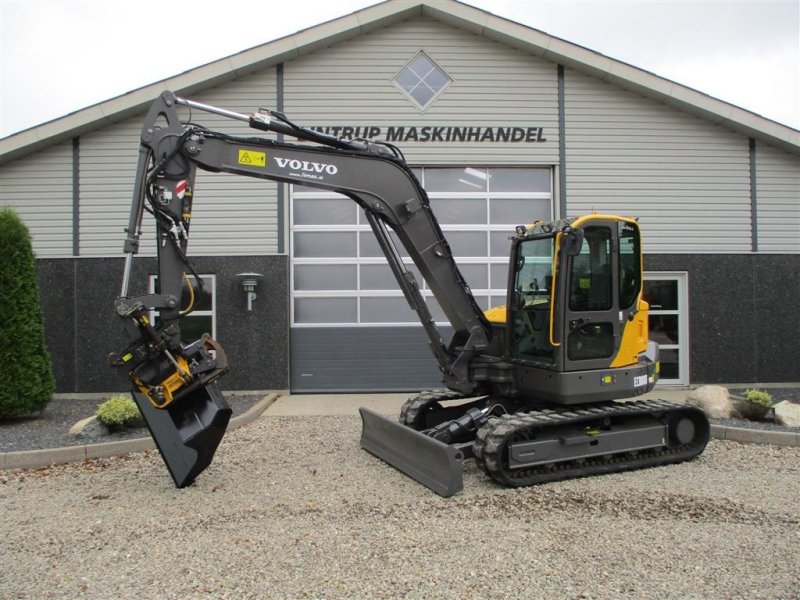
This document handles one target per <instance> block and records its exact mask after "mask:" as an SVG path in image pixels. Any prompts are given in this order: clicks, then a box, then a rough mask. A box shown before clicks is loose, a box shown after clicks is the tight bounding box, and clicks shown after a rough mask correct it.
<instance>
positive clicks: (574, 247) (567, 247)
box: [564, 229, 584, 256]
mask: <svg viewBox="0 0 800 600" xmlns="http://www.w3.org/2000/svg"><path fill="white" fill-rule="evenodd" d="M583 235H584V232H583V229H573V230H571V231H570V232H569V233H567V234H565V235H564V252H566V254H567V256H578V255H579V254H580V253H581V248H582V247H583Z"/></svg>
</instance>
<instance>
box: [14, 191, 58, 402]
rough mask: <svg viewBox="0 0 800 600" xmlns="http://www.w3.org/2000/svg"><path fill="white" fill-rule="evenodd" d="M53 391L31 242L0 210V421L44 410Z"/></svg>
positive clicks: (18, 223)
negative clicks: (0, 419) (4, 418)
mask: <svg viewBox="0 0 800 600" xmlns="http://www.w3.org/2000/svg"><path fill="white" fill-rule="evenodd" d="M54 390H55V380H54V378H53V365H52V362H51V360H50V354H49V352H48V351H47V348H46V346H45V342H44V317H43V314H42V308H41V305H40V304H39V285H38V283H37V280H36V263H35V260H34V256H33V247H32V245H31V236H30V233H29V232H28V228H27V227H26V226H25V224H24V223H23V222H22V220H21V219H20V218H19V216H18V215H17V214H16V213H15V212H14V211H13V210H12V209H11V208H8V207H2V208H0V418H3V417H14V416H20V415H29V414H32V413H35V412H38V411H41V410H43V409H44V407H45V406H47V403H48V402H50V399H51V397H52V395H53V392H54Z"/></svg>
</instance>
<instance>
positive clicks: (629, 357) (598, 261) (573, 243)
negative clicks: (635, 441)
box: [506, 215, 658, 404]
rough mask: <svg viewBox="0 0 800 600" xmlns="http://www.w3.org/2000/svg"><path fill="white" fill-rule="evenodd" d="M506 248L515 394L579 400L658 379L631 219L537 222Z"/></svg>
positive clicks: (631, 392) (625, 393)
mask: <svg viewBox="0 0 800 600" xmlns="http://www.w3.org/2000/svg"><path fill="white" fill-rule="evenodd" d="M511 253H512V254H511V269H510V274H509V290H508V308H507V312H508V314H507V333H508V334H507V342H508V345H507V348H506V350H507V354H508V357H509V358H510V359H511V360H512V361H513V362H514V364H515V365H516V366H517V370H518V373H517V377H516V384H517V391H518V392H519V394H521V395H524V396H527V397H536V398H539V399H543V400H546V401H549V402H554V403H556V404H582V403H586V402H598V401H604V400H613V399H616V398H627V397H631V396H636V395H640V394H643V393H645V392H648V391H650V390H651V389H652V388H653V387H654V386H655V383H656V381H657V374H658V356H657V347H656V346H655V345H652V344H650V343H649V342H648V335H647V311H648V308H649V306H648V305H647V303H646V302H645V301H644V300H643V299H642V297H641V294H642V257H641V240H640V235H639V226H638V223H636V221H635V220H633V219H629V218H625V217H619V216H616V215H588V216H585V217H581V218H580V219H576V220H572V221H560V222H555V223H538V224H534V226H532V227H531V228H525V229H521V230H520V231H518V235H517V237H516V238H515V239H514V242H513V244H512V249H511Z"/></svg>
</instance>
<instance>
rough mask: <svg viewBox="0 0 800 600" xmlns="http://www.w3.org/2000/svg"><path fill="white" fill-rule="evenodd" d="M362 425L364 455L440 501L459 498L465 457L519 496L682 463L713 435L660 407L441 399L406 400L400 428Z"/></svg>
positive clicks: (385, 423) (370, 417)
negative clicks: (552, 485)
mask: <svg viewBox="0 0 800 600" xmlns="http://www.w3.org/2000/svg"><path fill="white" fill-rule="evenodd" d="M362 418H363V420H364V434H363V436H362V446H363V447H364V448H366V449H367V450H369V451H370V452H372V453H373V454H375V455H377V456H378V457H380V458H382V459H383V460H385V461H386V462H388V463H389V464H391V465H393V466H395V467H396V468H398V469H400V470H402V471H403V472H405V473H406V474H408V475H410V476H411V477H413V478H414V479H416V480H418V481H420V482H421V483H423V484H424V485H426V486H428V487H429V488H431V489H433V490H434V491H436V492H437V493H439V494H440V495H443V496H449V495H452V494H454V493H457V492H458V491H460V490H461V489H462V487H463V484H462V482H461V473H460V471H461V462H462V461H463V459H465V458H469V457H474V458H475V462H476V464H477V465H478V466H479V467H480V468H481V469H482V470H483V471H484V472H485V473H486V474H487V475H488V476H489V477H491V478H492V479H493V480H495V481H497V482H498V483H501V484H503V485H505V486H512V487H523V486H529V485H535V484H539V483H545V482H551V481H558V480H562V479H571V478H575V477H585V476H590V475H598V474H605V473H614V472H619V471H627V470H632V469H640V468H645V467H653V466H660V465H666V464H671V463H678V462H682V461H685V460H689V459H692V458H694V457H696V456H697V455H699V454H700V453H702V451H703V449H704V448H705V446H706V444H707V442H708V438H709V432H710V428H709V424H708V420H707V418H706V417H705V415H704V414H703V412H702V411H700V410H699V409H697V408H694V407H692V406H687V405H683V404H675V403H672V402H667V401H664V400H639V401H626V402H604V403H594V404H588V405H573V406H554V405H538V404H527V403H526V404H523V403H520V402H517V401H515V400H509V399H505V398H496V397H492V396H488V397H483V398H477V399H475V398H471V399H469V398H464V397H462V396H460V395H459V394H457V393H454V392H451V391H448V390H443V391H436V392H423V393H421V394H419V395H417V396H413V397H411V398H409V400H408V401H406V403H405V404H404V405H403V407H402V410H401V415H400V422H399V423H397V422H390V421H389V420H388V419H384V418H383V417H379V416H377V415H374V414H373V413H367V414H364V413H363V412H362ZM376 439H380V444H379V445H376V444H375V443H374V440H376ZM456 471H458V472H457V473H456Z"/></svg>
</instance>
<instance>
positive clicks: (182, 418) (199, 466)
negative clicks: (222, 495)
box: [133, 384, 233, 488]
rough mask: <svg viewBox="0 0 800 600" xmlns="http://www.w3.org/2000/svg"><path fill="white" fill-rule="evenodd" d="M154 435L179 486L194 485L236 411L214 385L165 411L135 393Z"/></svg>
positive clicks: (181, 400)
mask: <svg viewBox="0 0 800 600" xmlns="http://www.w3.org/2000/svg"><path fill="white" fill-rule="evenodd" d="M133 397H134V400H136V404H137V405H138V406H139V410H140V411H141V412H142V416H143V417H144V420H145V423H147V428H148V429H149V430H150V435H151V436H153V440H155V443H156V446H157V447H158V451H159V452H160V453H161V458H163V459H164V463H165V464H166V465H167V469H169V473H170V475H172V479H173V481H174V482H175V486H176V487H179V488H182V487H186V486H187V485H190V484H191V483H192V482H193V481H194V480H195V478H196V477H197V476H198V475H199V474H200V473H202V472H203V471H204V470H205V468H206V467H208V465H210V464H211V461H212V459H213V458H214V453H215V452H216V450H217V446H219V443H220V442H221V441H222V436H224V435H225V429H226V428H227V427H228V421H230V418H231V413H232V412H233V411H232V410H231V408H230V406H228V403H227V402H226V401H225V398H224V397H223V396H222V393H221V392H220V391H219V390H218V389H217V387H216V385H214V384H211V385H208V386H206V387H199V388H198V389H196V390H195V391H193V392H191V393H190V394H188V395H187V396H186V397H184V398H181V399H180V400H178V401H175V402H173V403H172V404H170V405H169V406H167V407H166V408H163V409H159V408H155V407H154V406H153V405H152V404H151V403H150V401H149V400H148V399H147V397H146V396H144V395H143V394H140V393H139V392H133Z"/></svg>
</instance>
